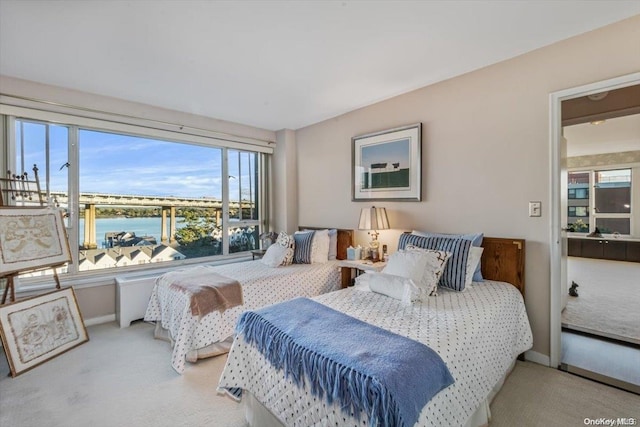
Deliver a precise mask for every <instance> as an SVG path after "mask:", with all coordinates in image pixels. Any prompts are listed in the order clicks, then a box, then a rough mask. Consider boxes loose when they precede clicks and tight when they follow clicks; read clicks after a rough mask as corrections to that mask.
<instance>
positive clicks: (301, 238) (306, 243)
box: [293, 231, 314, 264]
mask: <svg viewBox="0 0 640 427" xmlns="http://www.w3.org/2000/svg"><path fill="white" fill-rule="evenodd" d="M313 234H314V232H313V231H296V232H295V233H293V238H294V239H295V241H296V245H295V248H294V252H293V262H294V264H311V246H312V243H313Z"/></svg>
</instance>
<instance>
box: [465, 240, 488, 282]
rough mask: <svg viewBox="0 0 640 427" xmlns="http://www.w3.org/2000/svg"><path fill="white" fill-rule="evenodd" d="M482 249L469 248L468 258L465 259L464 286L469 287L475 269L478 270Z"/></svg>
mask: <svg viewBox="0 0 640 427" xmlns="http://www.w3.org/2000/svg"><path fill="white" fill-rule="evenodd" d="M482 252H484V248H478V247H475V246H471V250H470V252H469V258H467V268H466V269H465V271H466V273H465V279H464V286H469V285H471V283H472V282H473V281H474V280H473V279H474V278H475V277H476V276H475V271H476V268H480V258H482Z"/></svg>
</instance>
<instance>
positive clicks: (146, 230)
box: [78, 217, 185, 248]
mask: <svg viewBox="0 0 640 427" xmlns="http://www.w3.org/2000/svg"><path fill="white" fill-rule="evenodd" d="M167 223H168V222H167ZM160 224H161V218H160V217H144V218H123V217H120V218H96V243H97V245H98V248H104V247H105V244H104V243H105V240H104V235H105V233H108V232H114V231H115V232H120V231H128V232H130V233H135V234H136V236H137V237H142V236H153V237H155V239H156V241H157V242H158V243H160V236H161V233H162V229H161V226H160ZM184 226H185V223H184V222H182V218H177V221H176V230H179V229H180V228H182V227H184ZM79 230H80V233H78V234H79V235H78V246H82V243H83V241H84V218H80V228H79Z"/></svg>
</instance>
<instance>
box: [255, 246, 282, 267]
mask: <svg viewBox="0 0 640 427" xmlns="http://www.w3.org/2000/svg"><path fill="white" fill-rule="evenodd" d="M288 250H289V248H287V247H286V246H281V245H271V246H269V247H268V248H267V251H266V252H265V253H264V256H263V257H262V259H260V262H262V263H263V264H264V265H266V266H268V267H278V266H280V265H284V259H285V257H286V256H287V251H288Z"/></svg>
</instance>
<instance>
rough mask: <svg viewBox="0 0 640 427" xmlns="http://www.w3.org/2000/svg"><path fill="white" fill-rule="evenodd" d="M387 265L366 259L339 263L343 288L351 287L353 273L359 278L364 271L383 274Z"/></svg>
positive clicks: (345, 260) (344, 260)
mask: <svg viewBox="0 0 640 427" xmlns="http://www.w3.org/2000/svg"><path fill="white" fill-rule="evenodd" d="M386 265H387V263H386V262H383V261H380V262H375V263H374V262H371V261H369V260H366V259H359V260H347V259H343V260H341V261H340V262H339V263H338V267H340V273H341V281H340V283H341V285H342V287H343V288H346V287H348V286H350V285H351V272H352V271H355V274H356V276H358V275H359V274H360V273H362V272H363V271H376V272H381V271H382V270H383V269H384V267H385V266H386Z"/></svg>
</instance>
